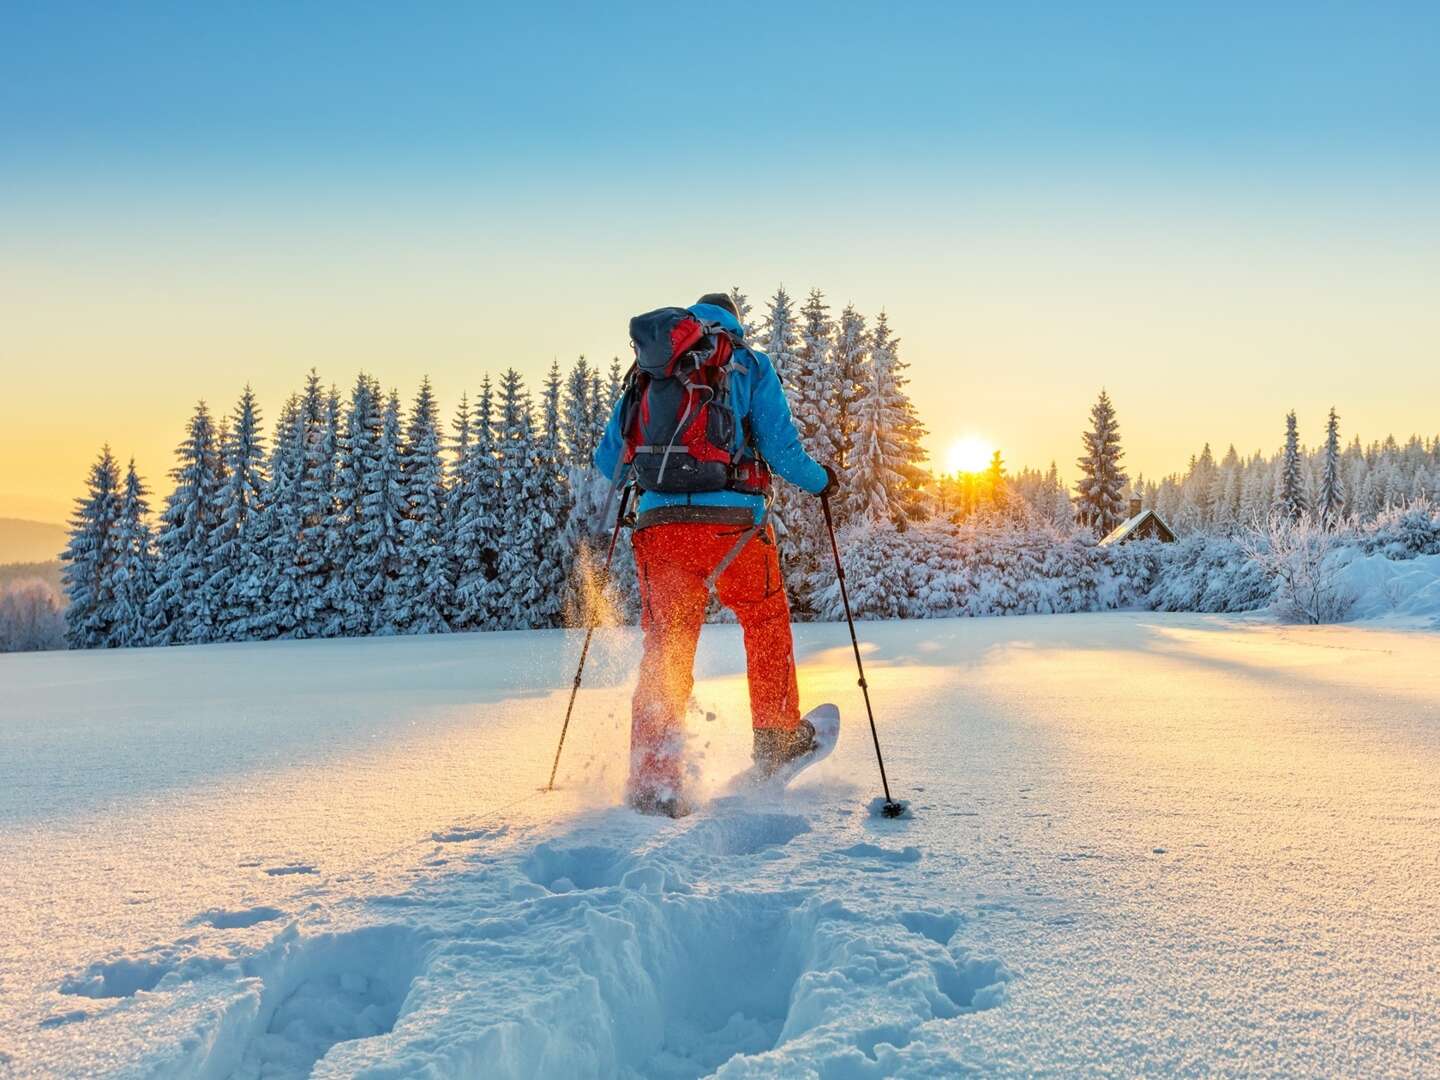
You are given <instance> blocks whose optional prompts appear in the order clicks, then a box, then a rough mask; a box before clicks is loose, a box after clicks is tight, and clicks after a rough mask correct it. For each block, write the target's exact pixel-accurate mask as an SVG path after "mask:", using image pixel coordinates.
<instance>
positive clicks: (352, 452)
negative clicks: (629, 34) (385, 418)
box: [330, 372, 383, 637]
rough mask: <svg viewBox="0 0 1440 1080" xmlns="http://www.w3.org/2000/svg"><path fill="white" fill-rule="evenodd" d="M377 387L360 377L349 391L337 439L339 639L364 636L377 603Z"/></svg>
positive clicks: (336, 600) (335, 602)
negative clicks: (342, 636) (341, 426)
mask: <svg viewBox="0 0 1440 1080" xmlns="http://www.w3.org/2000/svg"><path fill="white" fill-rule="evenodd" d="M382 398H383V394H382V393H381V390H380V384H379V382H377V381H376V380H375V378H374V377H373V376H371V375H367V374H365V373H364V372H361V373H360V375H358V376H357V377H356V379H355V385H354V386H353V387H352V388H351V390H350V407H349V409H348V410H347V411H346V413H345V427H344V431H343V433H342V435H341V437H340V448H339V464H338V467H337V469H336V473H335V521H334V525H333V527H332V529H333V535H334V538H335V541H336V547H335V551H334V557H335V559H336V565H335V570H336V577H337V580H336V582H335V585H334V588H333V591H332V594H331V598H330V600H331V604H332V606H333V607H334V608H335V609H336V611H337V612H338V613H339V616H340V628H339V631H340V633H341V634H343V635H345V636H347V637H356V636H361V635H364V634H368V633H369V632H370V630H371V626H372V624H373V622H374V611H373V609H372V604H373V603H375V602H377V601H378V599H379V593H378V592H377V590H376V589H375V588H374V585H375V582H376V580H377V579H378V578H379V577H380V576H381V565H380V557H379V554H378V551H377V549H376V546H375V543H374V542H375V538H376V537H377V536H378V535H379V529H378V528H377V522H376V520H375V515H376V514H377V513H378V508H379V506H380V500H379V499H378V498H377V497H376V495H377V492H378V485H379V479H378V474H379V469H380V435H381V427H382V420H381V407H382V405H381V401H382Z"/></svg>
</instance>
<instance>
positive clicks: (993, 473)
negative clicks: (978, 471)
mask: <svg viewBox="0 0 1440 1080" xmlns="http://www.w3.org/2000/svg"><path fill="white" fill-rule="evenodd" d="M985 497H986V499H987V500H988V501H989V503H990V511H991V513H993V514H1004V513H1005V511H1006V509H1007V508H1009V506H1010V504H1011V501H1012V500H1011V498H1010V487H1009V484H1008V482H1007V481H1006V479H1005V458H1004V457H1003V456H1002V455H1001V453H1000V451H999V450H996V451H995V452H994V453H993V454H991V455H990V465H989V466H988V467H987V468H986V470H985Z"/></svg>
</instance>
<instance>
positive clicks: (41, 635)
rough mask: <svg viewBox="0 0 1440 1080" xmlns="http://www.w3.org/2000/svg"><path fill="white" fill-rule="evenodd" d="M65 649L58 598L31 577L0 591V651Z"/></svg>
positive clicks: (63, 620) (63, 629)
mask: <svg viewBox="0 0 1440 1080" xmlns="http://www.w3.org/2000/svg"><path fill="white" fill-rule="evenodd" d="M64 647H65V615H64V612H63V610H62V609H61V606H60V597H59V596H58V595H57V594H56V592H55V590H54V589H53V588H51V587H50V585H48V584H47V583H45V582H43V581H39V580H37V579H35V578H27V579H25V580H23V581H15V582H12V583H10V584H8V585H5V586H4V587H3V588H0V652H34V651H36V650H39V649H63V648H64Z"/></svg>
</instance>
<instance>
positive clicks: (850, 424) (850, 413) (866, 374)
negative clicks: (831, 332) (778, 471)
mask: <svg viewBox="0 0 1440 1080" xmlns="http://www.w3.org/2000/svg"><path fill="white" fill-rule="evenodd" d="M869 353H870V335H869V333H867V332H866V329H865V317H864V316H863V315H861V314H860V313H859V312H858V311H856V310H855V305H853V304H847V305H846V306H845V310H844V311H842V312H841V313H840V323H839V325H838V326H837V327H836V328H835V337H834V340H833V342H832V345H831V353H830V364H829V374H830V379H829V395H830V396H829V402H828V408H829V423H828V424H827V425H826V431H827V432H828V434H829V437H830V449H829V460H830V462H831V463H832V464H833V465H834V466H835V468H836V469H837V470H838V471H839V472H840V473H841V475H843V476H845V477H846V480H847V482H848V480H849V476H848V473H849V471H850V468H851V465H852V462H851V457H852V450H853V449H854V446H855V435H856V432H857V431H858V430H859V426H860V425H859V403H860V401H861V400H862V399H863V398H865V397H866V396H868V395H869V394H870V393H871V392H872V391H871V388H870V386H869V385H868V383H869V381H870V377H871V375H872V374H873V373H872V371H871V368H870V365H869V363H868V359H869Z"/></svg>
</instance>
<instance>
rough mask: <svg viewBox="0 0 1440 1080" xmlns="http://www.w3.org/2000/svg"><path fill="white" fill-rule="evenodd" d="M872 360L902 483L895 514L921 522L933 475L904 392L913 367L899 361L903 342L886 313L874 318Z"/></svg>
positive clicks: (920, 427)
mask: <svg viewBox="0 0 1440 1080" xmlns="http://www.w3.org/2000/svg"><path fill="white" fill-rule="evenodd" d="M870 359H871V363H872V364H873V366H874V378H875V385H876V392H877V393H878V394H879V396H880V397H881V399H882V400H883V401H884V402H885V409H886V412H887V414H888V416H889V417H890V418H891V421H892V423H893V426H892V427H891V429H890V433H889V437H890V440H891V444H892V447H893V452H892V455H891V460H890V464H891V467H892V468H893V469H894V470H895V472H896V473H897V474H899V476H900V481H901V482H900V485H899V487H898V488H896V489H893V490H892V491H891V492H890V505H891V508H892V512H894V513H897V514H903V515H904V516H905V517H906V518H908V519H909V520H912V521H918V520H921V519H922V518H924V517H925V516H926V505H925V493H924V489H925V484H926V482H927V481H928V480H929V476H930V474H929V471H928V470H927V469H926V468H925V467H924V464H923V463H924V461H925V458H926V453H925V447H924V445H923V440H924V438H925V425H924V424H922V423H921V422H920V417H919V415H918V414H917V413H916V411H915V404H914V402H912V401H911V400H910V394H909V392H908V391H907V390H906V389H905V387H906V385H907V384H908V383H909V381H910V380H909V378H907V377H906V375H905V371H906V369H907V368H908V367H909V366H910V365H909V364H906V363H905V362H904V361H902V360H901V359H900V339H899V338H897V337H895V335H894V334H893V333H892V332H891V330H890V321H889V318H888V316H886V314H885V312H884V311H883V310H882V311H881V312H880V314H879V315H877V316H876V317H875V325H874V327H873V328H872V329H871V331H870Z"/></svg>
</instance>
